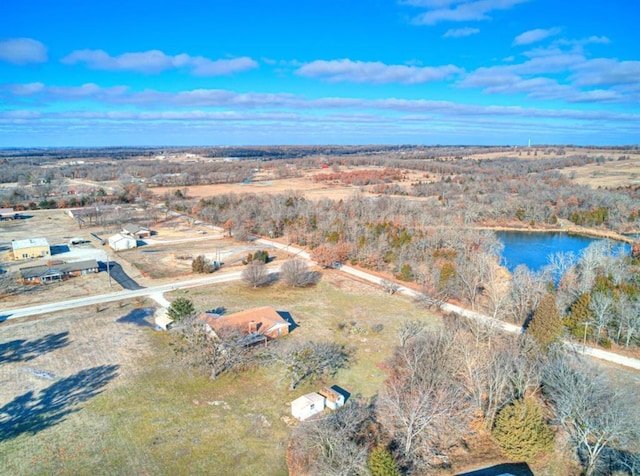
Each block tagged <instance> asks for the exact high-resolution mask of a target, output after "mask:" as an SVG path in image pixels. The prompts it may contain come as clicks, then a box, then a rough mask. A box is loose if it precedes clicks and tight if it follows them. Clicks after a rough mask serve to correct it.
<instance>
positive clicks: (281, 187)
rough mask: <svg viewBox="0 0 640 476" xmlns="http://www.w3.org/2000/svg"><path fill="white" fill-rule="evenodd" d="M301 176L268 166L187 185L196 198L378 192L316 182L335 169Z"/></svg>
mask: <svg viewBox="0 0 640 476" xmlns="http://www.w3.org/2000/svg"><path fill="white" fill-rule="evenodd" d="M382 168H383V167H353V168H351V167H340V170H341V171H352V170H359V171H364V170H381V169H382ZM298 172H299V174H300V176H299V177H293V178H286V179H277V178H275V170H274V169H265V170H262V171H260V172H259V173H257V174H256V175H255V176H254V177H253V179H252V181H251V182H250V183H246V184H245V183H236V184H214V185H194V186H190V187H187V189H188V195H189V196H190V197H193V198H203V197H210V196H213V195H218V194H224V193H256V194H262V193H266V194H278V193H284V192H288V191H294V192H297V193H301V194H302V195H303V196H304V197H305V198H307V199H309V200H320V199H322V198H330V199H332V200H341V199H342V200H344V199H347V198H349V197H352V196H353V195H355V194H361V195H362V194H364V195H367V194H371V195H374V196H377V195H378V194H377V193H376V192H374V191H373V188H374V187H373V186H356V185H350V186H345V185H340V184H327V183H324V182H315V181H314V180H313V177H314V176H315V175H318V174H327V173H332V170H331V169H307V170H300V171H298ZM403 175H404V177H405V179H404V180H403V181H402V182H397V183H398V184H399V185H401V186H402V187H403V188H407V189H408V188H409V184H411V183H412V182H418V181H419V180H422V181H425V180H427V179H426V178H425V175H424V174H423V173H419V172H413V171H405V172H403ZM177 188H184V187H158V188H152V189H151V191H152V192H153V193H154V194H156V195H158V196H160V195H162V194H164V193H165V192H171V191H174V190H176V189H177Z"/></svg>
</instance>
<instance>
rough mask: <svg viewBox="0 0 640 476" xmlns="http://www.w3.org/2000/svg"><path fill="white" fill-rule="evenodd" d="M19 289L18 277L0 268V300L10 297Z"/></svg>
mask: <svg viewBox="0 0 640 476" xmlns="http://www.w3.org/2000/svg"><path fill="white" fill-rule="evenodd" d="M19 289H20V285H19V284H18V276H17V275H16V273H14V272H11V271H5V270H4V269H2V268H0V298H2V297H5V296H11V295H12V294H15V293H16V292H17V291H18V290H19Z"/></svg>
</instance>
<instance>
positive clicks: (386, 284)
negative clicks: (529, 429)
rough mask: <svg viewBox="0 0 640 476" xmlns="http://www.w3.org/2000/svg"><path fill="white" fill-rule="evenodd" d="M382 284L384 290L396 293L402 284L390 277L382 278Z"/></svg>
mask: <svg viewBox="0 0 640 476" xmlns="http://www.w3.org/2000/svg"><path fill="white" fill-rule="evenodd" d="M380 285H381V286H382V289H384V292H385V293H388V294H395V293H396V292H398V289H400V285H399V284H398V283H394V282H393V281H389V280H388V279H381V280H380Z"/></svg>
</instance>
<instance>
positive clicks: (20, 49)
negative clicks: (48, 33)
mask: <svg viewBox="0 0 640 476" xmlns="http://www.w3.org/2000/svg"><path fill="white" fill-rule="evenodd" d="M0 61H6V62H8V63H13V64H18V65H24V64H29V63H44V62H46V61H47V47H46V46H44V45H43V44H42V43H40V42H39V41H37V40H34V39H31V38H12V39H9V40H5V41H0Z"/></svg>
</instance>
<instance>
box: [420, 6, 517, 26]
mask: <svg viewBox="0 0 640 476" xmlns="http://www.w3.org/2000/svg"><path fill="white" fill-rule="evenodd" d="M527 1H529V0H459V1H417V2H411V5H414V6H423V7H426V8H427V11H426V12H424V13H421V14H419V15H418V16H416V17H414V18H413V23H415V24H416V25H435V24H436V23H440V22H444V21H451V22H463V21H480V20H489V19H491V17H490V16H489V13H490V12H492V11H494V10H509V9H510V8H512V7H514V6H516V5H518V4H520V3H525V2H527Z"/></svg>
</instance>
